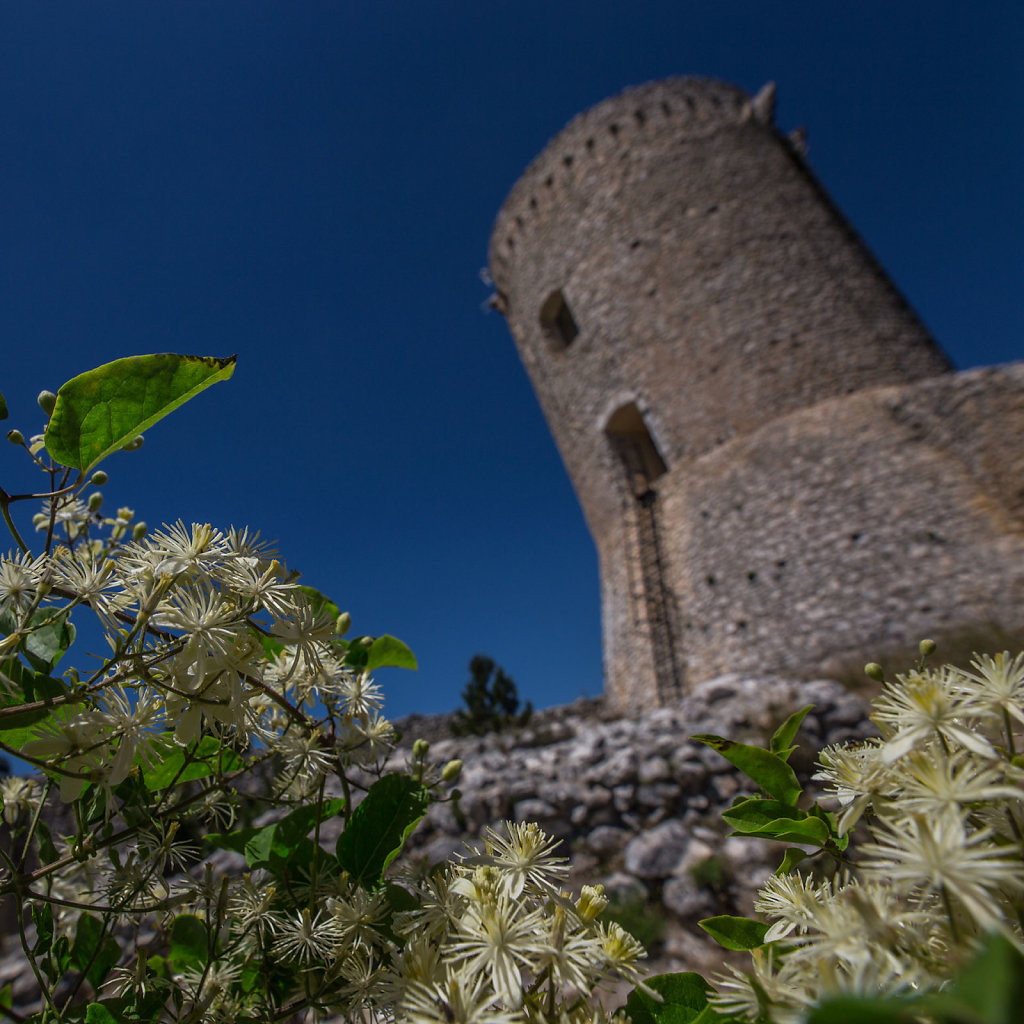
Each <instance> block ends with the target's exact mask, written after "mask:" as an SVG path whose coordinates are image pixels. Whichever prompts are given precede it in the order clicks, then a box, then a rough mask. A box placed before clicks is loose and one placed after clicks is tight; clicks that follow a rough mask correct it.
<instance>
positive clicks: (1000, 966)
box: [929, 934, 1024, 1024]
mask: <svg viewBox="0 0 1024 1024" xmlns="http://www.w3.org/2000/svg"><path fill="white" fill-rule="evenodd" d="M934 998H935V1004H934V1007H931V1006H930V1007H929V1009H930V1010H932V1011H933V1012H935V1011H941V1007H942V1005H943V1002H944V1001H946V1000H948V1001H949V1002H950V1003H952V1005H953V1007H954V1008H956V1010H957V1011H959V1010H960V1009H961V1008H962V1009H963V1010H969V1011H970V1014H972V1016H968V1015H964V1016H962V1017H958V1018H956V1019H962V1020H965V1021H966V1020H970V1021H972V1022H973V1021H977V1022H978V1024H1016V1022H1017V1021H1019V1020H1020V1019H1021V1007H1022V1006H1024V957H1022V956H1021V954H1020V952H1019V951H1018V950H1017V949H1015V948H1014V946H1013V944H1012V943H1011V942H1010V941H1009V940H1008V939H1007V938H1006V937H1005V936H1003V935H997V934H993V935H989V936H988V937H987V938H986V939H985V942H984V945H983V946H982V947H981V950H980V952H979V953H978V954H977V955H976V956H975V957H974V958H973V959H972V960H971V961H969V962H968V963H967V964H966V965H965V966H964V967H963V968H961V970H960V971H959V972H957V974H956V976H955V977H954V979H953V984H952V985H951V986H950V987H949V988H948V989H947V990H946V991H944V992H943V993H942V994H941V996H936V997H934Z"/></svg>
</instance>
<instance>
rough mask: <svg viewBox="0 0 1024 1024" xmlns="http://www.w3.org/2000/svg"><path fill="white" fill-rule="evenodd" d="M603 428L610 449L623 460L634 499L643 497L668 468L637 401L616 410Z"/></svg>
mask: <svg viewBox="0 0 1024 1024" xmlns="http://www.w3.org/2000/svg"><path fill="white" fill-rule="evenodd" d="M604 429H605V433H606V434H607V435H608V440H609V441H610V442H611V444H612V448H613V449H614V450H615V453H616V454H617V455H618V457H619V458H620V459H621V460H622V464H623V466H624V467H625V470H626V476H627V478H628V480H629V486H630V490H631V491H632V492H633V495H634V497H637V498H642V497H644V496H645V495H646V494H647V493H648V492H649V491H650V490H651V485H652V484H653V483H654V481H655V480H657V479H658V477H660V476H662V475H663V474H665V473H667V472H668V466H666V465H665V460H664V459H663V458H662V457H661V452H659V451H658V446H657V445H656V444H655V443H654V438H652V437H651V432H650V431H649V430H648V429H647V424H646V423H645V422H644V418H643V414H642V413H641V412H640V410H639V409H638V408H637V406H636V402H627V403H626V404H625V405H623V406H620V407H619V408H618V409H616V410H615V412H614V413H612V415H611V417H610V418H609V420H608V423H607V425H606V426H605V428H604Z"/></svg>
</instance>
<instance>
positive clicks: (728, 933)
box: [697, 914, 768, 949]
mask: <svg viewBox="0 0 1024 1024" xmlns="http://www.w3.org/2000/svg"><path fill="white" fill-rule="evenodd" d="M697 924H698V925H699V926H700V927H701V928H703V929H704V931H706V932H707V933H708V935H710V936H711V938H713V939H714V940H715V942H717V943H718V944H719V945H720V946H723V947H724V948H725V949H757V948H758V947H760V946H763V945H764V937H765V933H766V932H767V931H768V925H766V924H763V923H762V922H761V921H753V920H751V919H750V918H749V917H729V916H728V915H727V914H721V915H719V916H718V917H706V918H705V919H704V920H703V921H698V922H697Z"/></svg>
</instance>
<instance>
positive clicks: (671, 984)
mask: <svg viewBox="0 0 1024 1024" xmlns="http://www.w3.org/2000/svg"><path fill="white" fill-rule="evenodd" d="M644 984H645V985H646V986H647V987H649V988H652V989H654V991H655V992H657V993H658V995H660V996H661V997H662V1002H658V1001H657V1000H656V999H655V998H654V997H653V996H651V995H649V994H648V993H647V992H645V991H644V990H643V989H640V988H635V989H633V991H632V992H630V993H629V996H628V998H627V999H626V1015H627V1016H628V1017H629V1019H630V1020H631V1021H632V1024H712V1022H714V1021H722V1020H724V1019H725V1018H724V1017H721V1016H720V1015H719V1014H717V1013H715V1011H714V1010H713V1009H712V1008H711V1007H710V1006H708V991H709V990H710V988H711V986H710V985H708V983H707V982H706V981H705V980H704V979H703V978H702V977H701V976H700V975H699V974H694V973H693V972H692V971H687V972H685V973H681V974H658V975H655V976H654V977H653V978H647V979H646V980H645V982H644Z"/></svg>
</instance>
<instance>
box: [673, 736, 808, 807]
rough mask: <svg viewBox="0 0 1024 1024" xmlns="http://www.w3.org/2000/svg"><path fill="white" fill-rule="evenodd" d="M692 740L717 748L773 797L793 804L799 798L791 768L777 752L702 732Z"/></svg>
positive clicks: (800, 790)
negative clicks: (702, 733)
mask: <svg viewBox="0 0 1024 1024" xmlns="http://www.w3.org/2000/svg"><path fill="white" fill-rule="evenodd" d="M692 739H695V740H698V741H699V742H701V743H706V744H707V745H708V746H709V747H711V748H712V749H713V750H717V751H718V752H719V753H720V754H721V755H722V757H724V758H725V759H726V760H727V761H728V762H730V764H734V765H736V767H737V768H739V770H740V771H741V772H743V773H744V775H746V776H748V777H749V778H750V779H752V780H753V781H754V782H756V783H757V785H759V786H760V787H761V788H762V789H763V790H764V791H765V792H766V793H768V794H770V795H771V796H773V797H775V799H776V800H781V801H782V803H784V804H787V805H788V806H790V807H793V806H795V804H796V802H797V800H799V799H800V794H801V793H802V792H803V790H802V789H801V788H800V783H799V782H798V781H797V777H796V775H795V774H794V772H793V769H792V768H790V766H789V765H788V764H786V762H785V761H784V760H783V759H782V758H781V757H779V756H778V754H773V753H772V752H771V751H769V750H765V749H764V748H763V747H751V746H748V745H747V744H746V743H736V742H735V741H734V740H727V739H723V738H722V737H721V736H710V735H707V734H704V735H700V736H693V737H692Z"/></svg>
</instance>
